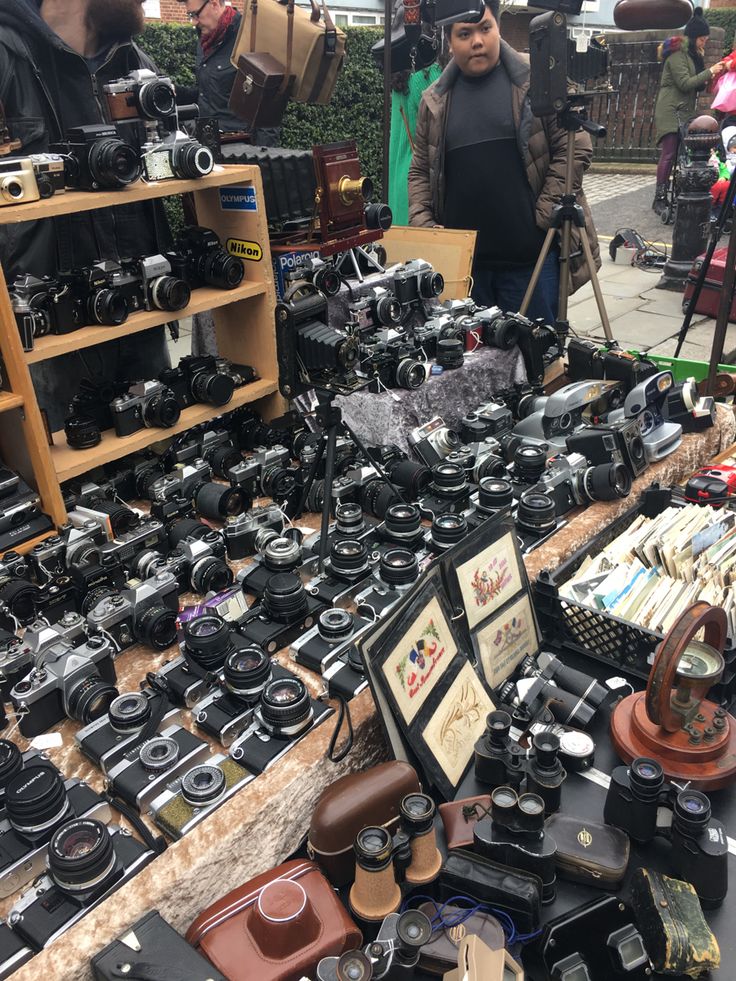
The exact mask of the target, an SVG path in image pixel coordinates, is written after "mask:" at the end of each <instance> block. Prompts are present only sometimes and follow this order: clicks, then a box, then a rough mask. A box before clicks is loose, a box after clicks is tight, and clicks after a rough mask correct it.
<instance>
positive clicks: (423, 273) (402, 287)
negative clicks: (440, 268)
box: [391, 259, 445, 307]
mask: <svg viewBox="0 0 736 981" xmlns="http://www.w3.org/2000/svg"><path fill="white" fill-rule="evenodd" d="M444 288H445V280H444V278H443V276H442V274H441V273H438V272H435V271H434V269H433V267H432V266H431V265H430V263H428V262H426V261H425V260H424V259H412V260H411V261H410V262H405V263H404V264H403V265H402V266H399V267H398V269H396V270H394V274H393V277H392V279H391V291H392V292H393V294H394V296H395V297H396V299H397V300H398V302H399V303H400V304H401V306H402V307H405V306H411V305H412V304H417V303H420V302H422V301H427V300H436V298H437V297H438V296H439V295H440V294H441V293H442V291H443V290H444Z"/></svg>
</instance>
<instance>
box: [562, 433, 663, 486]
mask: <svg viewBox="0 0 736 981" xmlns="http://www.w3.org/2000/svg"><path fill="white" fill-rule="evenodd" d="M567 449H568V450H569V452H570V453H582V454H583V456H584V457H585V458H586V460H588V462H589V463H590V464H591V465H592V466H598V465H599V464H602V463H607V462H609V461H616V462H620V463H623V464H624V466H626V467H627V468H628V470H629V473H630V474H631V476H632V478H636V477H638V476H639V474H641V473H643V472H644V471H645V470H646V469H647V466H648V463H647V457H646V453H645V451H644V442H643V440H642V437H641V427H640V425H639V420H638V418H634V419H622V420H620V421H619V422H606V423H602V422H597V423H596V424H595V426H583V427H582V429H578V430H577V431H576V432H574V433H572V434H571V435H570V436H568V437H567Z"/></svg>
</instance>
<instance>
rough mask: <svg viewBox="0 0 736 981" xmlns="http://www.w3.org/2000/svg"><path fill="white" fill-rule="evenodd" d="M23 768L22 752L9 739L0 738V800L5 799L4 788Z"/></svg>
mask: <svg viewBox="0 0 736 981" xmlns="http://www.w3.org/2000/svg"><path fill="white" fill-rule="evenodd" d="M22 769H23V754H22V753H21V751H20V750H19V749H18V747H17V746H16V745H15V743H11V742H10V740H9V739H0V801H4V800H5V788H6V787H7V785H8V784H9V783H10V781H11V780H12V779H13V777H14V776H15V775H16V773H20V771H21V770H22Z"/></svg>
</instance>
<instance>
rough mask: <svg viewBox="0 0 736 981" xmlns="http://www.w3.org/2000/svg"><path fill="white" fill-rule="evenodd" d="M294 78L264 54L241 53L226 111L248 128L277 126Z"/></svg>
mask: <svg viewBox="0 0 736 981" xmlns="http://www.w3.org/2000/svg"><path fill="white" fill-rule="evenodd" d="M293 84H294V75H293V74H291V75H289V76H288V78H287V77H286V73H285V69H284V66H283V65H282V64H281V63H280V62H278V61H276V59H275V58H274V57H273V56H272V55H270V54H266V53H264V52H260V51H256V52H251V53H250V54H243V55H241V56H240V58H239V59H238V73H237V75H236V77H235V84H234V85H233V87H232V91H231V92H230V109H231V111H232V112H233V113H235V115H236V116H237V117H238V118H239V119H242V120H243V122H244V123H245V124H246V125H247V126H248V127H249V128H250V129H251V130H253V129H256V128H257V127H259V126H279V125H280V124H281V120H282V118H283V115H284V112H286V106H287V105H288V102H289V93H290V92H291V87H292V86H293Z"/></svg>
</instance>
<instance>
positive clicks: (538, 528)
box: [516, 490, 557, 535]
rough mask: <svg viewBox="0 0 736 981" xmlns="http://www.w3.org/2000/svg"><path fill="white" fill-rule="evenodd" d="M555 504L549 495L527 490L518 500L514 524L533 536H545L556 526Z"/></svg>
mask: <svg viewBox="0 0 736 981" xmlns="http://www.w3.org/2000/svg"><path fill="white" fill-rule="evenodd" d="M556 514H557V512H556V509H555V502H554V500H553V499H552V498H551V497H550V496H549V494H543V493H542V492H541V491H534V490H528V491H524V493H523V494H522V495H521V497H520V498H519V508H518V510H517V512H516V523H517V525H518V526H519V528H522V529H524V530H525V531H529V532H532V534H534V535H545V534H547V532H550V531H554V529H555V527H556V525H557V517H556Z"/></svg>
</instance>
